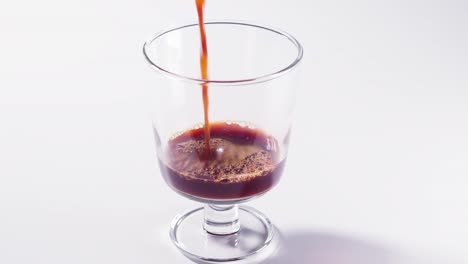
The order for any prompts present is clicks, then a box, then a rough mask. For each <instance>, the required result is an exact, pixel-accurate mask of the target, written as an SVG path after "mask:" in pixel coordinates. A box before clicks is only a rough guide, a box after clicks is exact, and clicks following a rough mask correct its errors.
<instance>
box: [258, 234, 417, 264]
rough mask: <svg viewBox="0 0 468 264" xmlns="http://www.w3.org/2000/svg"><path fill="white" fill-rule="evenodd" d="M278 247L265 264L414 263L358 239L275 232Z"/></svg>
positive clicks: (374, 244)
mask: <svg viewBox="0 0 468 264" xmlns="http://www.w3.org/2000/svg"><path fill="white" fill-rule="evenodd" d="M278 234H279V236H278V238H279V240H280V242H279V243H280V246H279V248H278V250H277V252H276V253H275V255H273V256H272V257H270V258H269V259H268V260H266V261H264V262H263V263H266V264H280V263H281V264H285V263H286V264H296V263H301V264H308V263H313V264H397V263H398V264H410V263H411V264H415V263H421V262H419V261H417V260H416V259H415V258H413V257H409V256H406V255H404V254H403V253H401V252H399V251H398V250H396V249H392V248H388V247H385V246H383V245H379V244H376V243H373V242H370V241H366V240H361V239H359V238H354V237H348V236H342V235H338V234H332V233H321V232H310V231H307V232H299V231H298V232H293V233H283V234H281V233H280V232H278Z"/></svg>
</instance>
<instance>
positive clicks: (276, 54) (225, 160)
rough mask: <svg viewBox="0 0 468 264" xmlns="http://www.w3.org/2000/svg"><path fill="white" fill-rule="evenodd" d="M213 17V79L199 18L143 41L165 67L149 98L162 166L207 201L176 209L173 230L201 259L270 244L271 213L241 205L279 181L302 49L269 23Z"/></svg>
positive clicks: (235, 256) (232, 257)
mask: <svg viewBox="0 0 468 264" xmlns="http://www.w3.org/2000/svg"><path fill="white" fill-rule="evenodd" d="M205 25H206V34H207V40H208V54H209V59H208V64H209V76H210V78H209V79H207V80H203V79H201V78H200V77H199V76H201V75H200V62H199V54H200V35H199V31H198V30H199V29H198V24H189V25H183V26H179V27H175V28H171V29H168V30H165V31H163V32H161V33H159V34H157V35H156V36H154V37H153V38H151V39H150V40H148V41H147V42H146V43H145V44H144V47H143V53H144V56H145V58H146V59H147V61H148V62H149V64H150V65H151V66H152V68H154V69H155V70H156V71H157V72H159V73H160V74H159V75H155V76H157V79H156V80H155V85H154V88H153V89H151V91H150V93H149V96H150V99H151V103H152V105H151V112H152V113H151V114H152V122H153V128H154V136H155V141H156V148H157V153H158V160H159V165H160V169H161V174H162V176H163V178H164V180H165V181H166V183H167V184H168V185H169V186H170V187H171V188H172V189H173V190H174V191H175V192H177V193H179V194H180V195H182V196H185V197H187V198H189V199H192V200H195V201H198V202H201V203H203V204H204V207H201V208H197V209H194V210H191V211H189V212H186V213H184V214H181V215H179V216H177V217H176V218H175V219H174V221H173V223H172V225H171V229H170V237H171V239H172V241H173V242H174V244H175V245H176V246H177V247H178V248H179V249H180V250H181V251H182V253H183V254H185V255H186V256H187V257H188V258H190V259H191V260H193V261H196V262H209V263H217V262H228V261H236V260H249V259H253V258H254V257H255V256H256V255H258V253H260V252H262V251H264V249H265V248H267V246H268V245H269V244H270V243H271V241H272V239H273V237H274V228H273V226H272V224H271V222H270V221H269V220H268V218H267V217H266V216H265V215H263V214H262V213H260V212H258V211H257V210H255V209H253V208H250V207H246V206H239V204H240V203H243V202H246V201H248V200H251V199H253V198H257V197H259V196H261V195H262V194H264V193H266V192H267V191H269V190H270V189H271V188H273V187H274V186H275V185H276V184H277V183H278V181H279V180H280V177H281V174H282V171H283V168H284V165H285V161H286V157H287V151H288V147H289V135H290V130H291V123H292V122H291V121H292V112H293V105H294V90H295V88H296V87H297V85H298V84H297V83H296V81H297V76H296V71H293V70H294V69H295V68H296V67H297V66H298V64H299V62H300V61H301V59H302V53H303V51H302V46H301V45H300V43H299V42H298V41H297V40H296V39H295V38H294V37H293V36H291V35H289V34H288V33H286V32H284V31H281V30H276V29H272V28H270V27H266V26H260V25H255V24H250V23H244V22H236V21H212V22H207V23H205ZM204 84H207V85H208V95H209V108H208V109H209V110H208V112H209V119H210V124H211V125H210V126H209V127H210V133H209V135H210V141H209V142H208V143H209V144H206V142H205V139H206V138H205V133H204V110H203V109H204V108H203V100H202V85H204ZM206 145H210V149H207V147H206ZM204 153H205V154H204ZM207 153H208V154H209V155H206V154H207Z"/></svg>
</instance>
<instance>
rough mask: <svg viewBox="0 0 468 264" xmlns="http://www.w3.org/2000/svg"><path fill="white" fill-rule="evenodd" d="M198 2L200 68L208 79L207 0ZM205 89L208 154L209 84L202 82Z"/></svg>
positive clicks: (196, 0)
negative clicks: (205, 13) (204, 13)
mask: <svg viewBox="0 0 468 264" xmlns="http://www.w3.org/2000/svg"><path fill="white" fill-rule="evenodd" d="M195 2H196V4H197V13H198V25H199V27H200V39H201V51H200V69H201V77H202V79H203V80H208V46H207V43H206V31H205V23H204V18H203V11H204V8H205V0H195ZM202 89H203V114H204V120H205V126H204V129H205V145H206V154H208V155H209V153H210V121H209V117H208V109H209V98H208V84H207V83H203V84H202Z"/></svg>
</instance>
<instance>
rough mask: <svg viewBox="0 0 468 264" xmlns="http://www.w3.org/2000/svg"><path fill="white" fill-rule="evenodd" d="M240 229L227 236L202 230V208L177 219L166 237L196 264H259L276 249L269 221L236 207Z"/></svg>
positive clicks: (246, 209)
mask: <svg viewBox="0 0 468 264" xmlns="http://www.w3.org/2000/svg"><path fill="white" fill-rule="evenodd" d="M239 220H240V229H239V231H238V232H236V233H234V234H230V235H213V234H210V233H208V232H207V231H205V229H204V228H203V223H204V208H203V207H201V208H197V209H194V210H192V211H189V212H187V213H185V214H182V215H179V216H177V217H176V218H175V219H174V220H173V222H172V224H171V230H170V236H171V240H172V242H173V243H174V244H175V245H176V246H177V248H178V249H179V250H180V251H181V252H182V253H183V254H184V255H185V256H186V257H188V258H189V259H190V260H192V261H194V262H196V263H222V262H235V263H259V262H261V261H264V260H265V259H267V258H268V257H269V256H270V255H271V254H272V253H274V251H275V250H276V246H277V245H276V242H275V241H276V239H275V231H274V230H275V228H274V227H273V225H272V224H271V222H270V220H269V219H268V218H267V217H266V216H265V215H263V214H262V213H260V212H259V211H257V210H255V209H253V208H250V207H244V206H240V207H239Z"/></svg>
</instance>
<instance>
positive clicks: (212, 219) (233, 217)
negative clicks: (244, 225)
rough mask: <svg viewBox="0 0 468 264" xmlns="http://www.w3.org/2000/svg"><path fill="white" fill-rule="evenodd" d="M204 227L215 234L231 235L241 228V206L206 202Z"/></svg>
mask: <svg viewBox="0 0 468 264" xmlns="http://www.w3.org/2000/svg"><path fill="white" fill-rule="evenodd" d="M203 228H204V229H205V231H206V232H208V233H210V234H213V235H220V236H223V235H231V234H234V233H237V231H239V229H240V222H239V206H238V205H236V204H233V205H214V204H205V222H204V223H203Z"/></svg>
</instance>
